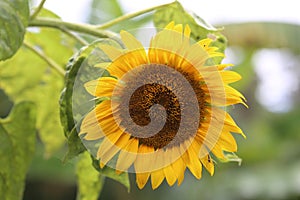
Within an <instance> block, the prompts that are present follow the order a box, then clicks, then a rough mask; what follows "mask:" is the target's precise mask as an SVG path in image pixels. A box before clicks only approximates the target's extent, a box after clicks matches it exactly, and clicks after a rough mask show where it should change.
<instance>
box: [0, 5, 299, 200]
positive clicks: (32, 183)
mask: <svg viewBox="0 0 300 200" xmlns="http://www.w3.org/2000/svg"><path fill="white" fill-rule="evenodd" d="M167 2H171V1H164V0H152V1H141V0H112V1H111V0H76V1H72V3H71V4H70V1H66V0H65V1H61V0H47V1H46V4H45V7H46V8H48V9H50V10H51V11H53V12H54V13H56V14H58V15H59V16H60V17H62V19H63V20H65V21H70V22H85V23H92V24H101V23H103V22H105V21H107V20H110V19H113V18H115V17H117V16H120V15H122V14H124V13H129V12H133V11H138V10H141V9H143V8H147V7H150V6H154V5H159V4H163V3H167ZM180 2H181V3H182V5H183V6H184V7H185V8H186V9H187V10H191V11H193V12H194V13H196V14H197V15H199V16H200V17H202V18H204V19H205V20H206V21H208V22H209V23H211V24H213V25H214V26H217V27H224V28H225V29H224V31H223V34H224V35H225V36H226V37H227V39H228V41H229V42H228V45H229V47H228V49H227V51H226V56H227V57H226V59H225V60H224V61H223V62H224V63H233V64H234V65H235V67H234V68H233V70H235V71H237V72H239V73H240V74H241V75H242V77H243V79H242V80H241V81H239V82H238V83H235V84H234V87H236V88H237V89H239V90H240V91H242V93H243V94H244V95H245V96H246V98H247V100H248V102H247V104H248V105H249V109H247V108H245V107H243V106H240V105H236V106H234V107H232V108H231V114H232V116H233V118H234V119H235V120H236V122H237V124H238V125H239V126H240V127H241V128H242V129H243V130H244V132H245V134H246V135H247V139H246V140H244V139H243V138H242V137H236V139H237V141H238V146H239V150H238V153H237V155H238V156H239V157H241V158H242V159H243V162H242V164H241V166H238V163H234V162H233V163H226V164H223V163H220V162H218V163H217V164H216V170H215V175H214V176H213V177H210V176H209V175H208V173H207V172H206V171H205V170H203V177H202V179H201V180H200V181H198V180H196V179H195V178H194V177H193V176H191V175H190V174H189V172H186V178H185V180H184V182H183V184H182V185H181V186H180V187H177V186H173V187H169V186H168V185H167V184H166V183H165V182H164V183H163V184H162V186H161V187H159V188H158V189H157V190H155V191H152V189H151V186H150V184H147V185H146V187H145V188H144V189H143V190H139V189H138V188H137V187H136V184H135V176H134V175H133V174H131V175H130V179H131V183H132V185H131V192H130V193H127V189H126V188H125V187H123V186H122V185H121V184H119V183H117V182H115V181H113V180H110V179H107V180H106V182H105V185H104V188H103V191H102V193H101V196H100V198H99V199H101V200H104V199H111V200H114V199H115V200H124V199H128V200H136V199H143V200H148V199H149V200H150V199H156V200H162V199H173V200H177V199H178V200H179V199H191V200H193V199H195V200H196V199H291V200H292V199H300V146H299V144H300V125H299V124H300V101H299V99H300V89H299V87H300V83H299V82H300V15H299V14H298V9H299V8H298V6H297V1H293V0H285V1H276V2H274V1H259V0H252V1H234V0H227V1H217V0H211V1H202V0H199V1H193V0H184V1H183V0H182V1H180ZM37 3H38V2H37V1H33V2H32V6H34V5H36V4H37ZM135 23H136V24H135ZM141 25H142V26H144V27H153V24H152V22H151V15H146V16H143V17H141V18H140V19H137V20H136V22H135V21H131V22H128V24H125V25H124V24H123V26H122V27H123V28H127V27H130V28H134V27H139V26H141ZM112 30H114V31H119V30H120V27H113V28H112ZM0 96H1V98H0V116H2V117H4V116H6V115H7V113H8V112H9V110H10V107H11V106H12V103H11V101H10V100H9V99H8V98H7V97H6V96H5V94H4V93H3V91H1V90H0ZM39 149H42V147H39V144H38V145H37V152H36V156H35V158H34V160H33V162H32V165H31V168H30V171H29V174H28V176H27V182H26V188H25V195H24V199H26V200H35V199H41V200H44V199H45V200H48V199H49V200H50V199H56V200H60V199H61V200H63V199H75V198H76V197H75V196H76V183H75V179H76V177H75V173H74V171H75V169H74V166H73V164H72V163H68V164H65V165H63V164H62V162H61V160H62V157H63V155H64V152H65V149H63V150H62V151H61V153H58V155H56V157H54V158H50V159H44V157H43V153H42V152H41V151H42V150H41V151H39Z"/></svg>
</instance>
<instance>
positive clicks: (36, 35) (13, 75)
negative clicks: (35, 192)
mask: <svg viewBox="0 0 300 200" xmlns="http://www.w3.org/2000/svg"><path fill="white" fill-rule="evenodd" d="M41 15H42V16H47V17H55V18H56V17H57V16H56V15H55V14H53V13H51V12H50V11H47V10H43V11H42V12H41ZM25 41H26V42H27V43H28V44H30V45H32V46H33V47H34V48H35V49H37V50H38V51H40V52H42V53H43V54H44V55H45V56H48V57H50V58H51V59H53V60H54V61H56V62H57V63H58V64H59V65H60V66H61V68H65V65H66V63H67V62H68V58H69V57H70V56H71V55H72V54H73V53H74V50H75V48H74V45H75V42H74V41H73V40H71V39H70V38H68V37H66V35H64V34H62V33H61V32H60V31H58V30H53V29H49V28H37V29H31V30H30V32H28V33H27V34H26V35H25ZM0 79H1V85H0V87H1V88H3V89H4V90H5V92H6V93H7V94H8V96H9V97H10V98H11V99H12V100H14V101H22V100H30V101H33V102H35V103H36V105H37V108H38V110H37V116H38V117H37V128H38V130H39V137H40V138H41V140H42V142H43V143H44V144H45V151H46V152H45V153H46V155H51V154H52V153H53V152H55V151H56V150H58V149H59V148H60V147H61V146H62V145H63V143H64V141H65V139H64V135H63V129H62V127H61V126H60V119H59V102H58V101H59V96H60V92H61V89H62V88H63V82H64V80H63V77H62V76H61V75H60V74H59V73H57V72H56V71H55V70H53V69H52V68H50V66H49V65H48V64H47V63H46V62H45V61H44V60H42V59H41V58H40V57H38V56H37V55H36V54H34V53H33V52H32V51H31V50H29V49H27V48H24V47H22V48H21V49H20V50H19V51H18V52H17V54H16V55H15V56H14V57H13V58H12V59H10V60H7V61H5V62H3V63H0Z"/></svg>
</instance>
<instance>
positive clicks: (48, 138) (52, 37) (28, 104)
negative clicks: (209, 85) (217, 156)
mask: <svg viewBox="0 0 300 200" xmlns="http://www.w3.org/2000/svg"><path fill="white" fill-rule="evenodd" d="M29 10H31V14H30V12H29ZM122 10H123V9H122V7H121V6H120V5H119V3H118V1H116V0H112V1H108V0H94V1H92V3H91V13H89V14H88V17H89V23H90V24H102V26H101V25H100V27H98V26H96V25H95V26H91V25H84V26H80V27H76V26H74V24H67V23H64V22H62V21H60V18H59V16H57V15H56V14H55V13H53V12H51V11H49V10H46V9H41V10H40V12H38V13H37V12H34V11H35V9H33V8H30V7H29V2H28V1H27V0H15V1H10V0H2V1H1V2H0V33H1V34H0V60H2V61H0V144H1V146H0V158H1V159H0V164H1V165H0V166H1V167H0V199H1V200H2V199H4V200H14V199H22V198H23V199H31V200H32V199H75V198H77V199H84V200H93V199H97V198H98V196H99V194H100V192H101V191H102V192H101V196H100V197H99V198H100V199H144V200H147V199H157V200H159V199H174V200H176V199H186V198H187V197H188V198H187V199H200V198H201V199H299V198H300V178H299V177H300V170H299V169H300V160H299V157H300V149H299V142H300V135H299V126H298V123H299V118H300V109H299V96H300V95H299V88H298V90H296V91H295V95H294V96H293V98H295V100H294V102H295V105H293V109H291V110H290V111H289V112H285V113H272V112H270V111H268V110H267V109H266V108H265V107H263V106H262V105H260V104H259V103H258V101H257V99H256V98H255V95H256V91H257V88H258V86H259V83H258V81H257V75H256V73H255V71H254V66H253V62H252V61H253V55H255V53H256V52H257V51H258V50H260V49H263V48H269V49H285V50H287V51H288V52H289V53H291V54H293V55H294V56H295V57H298V58H299V53H300V46H299V40H300V37H299V35H300V26H299V25H297V24H284V23H271V22H268V23H265V22H253V23H242V24H223V25H220V27H222V26H224V28H225V29H224V30H221V29H220V30H219V29H215V28H214V27H212V26H211V25H209V24H207V23H206V22H204V21H202V20H201V18H198V17H195V16H194V15H193V14H191V13H187V12H185V11H184V8H183V7H181V6H180V4H178V3H173V4H170V5H168V6H164V7H160V8H159V9H152V10H151V12H146V13H144V14H143V15H141V16H139V17H138V18H131V17H129V18H128V19H126V20H120V21H119V22H118V23H110V22H108V21H109V20H113V19H116V18H117V17H120V16H123V15H124V13H123V11H122ZM149 11H150V10H149ZM35 14H37V16H35ZM43 20H44V21H43ZM47 20H48V21H47ZM171 20H174V21H175V22H177V23H183V24H189V25H190V26H191V28H192V37H193V38H194V39H195V40H199V39H201V38H204V37H205V36H206V35H207V34H214V35H215V37H216V38H217V40H216V42H215V43H214V45H216V46H218V47H219V48H220V49H221V50H222V51H224V50H225V47H226V45H227V40H228V41H229V46H230V47H235V48H237V49H239V52H242V54H243V57H242V60H241V61H240V64H239V65H238V67H236V68H234V70H236V71H238V72H239V73H240V74H241V75H242V76H243V79H242V80H241V81H240V82H238V83H237V84H236V85H235V87H237V88H238V89H239V90H241V91H242V92H243V93H244V94H245V96H246V98H247V99H248V105H249V107H250V108H249V109H248V110H247V109H245V108H243V107H240V106H239V105H238V106H235V108H234V109H233V112H232V114H233V116H234V118H235V119H236V120H237V123H238V124H239V125H240V126H241V127H242V129H243V130H244V132H245V133H246V135H247V140H241V139H240V138H237V140H238V143H239V152H238V155H239V156H240V157H241V158H243V163H242V166H241V167H240V166H238V165H237V164H236V163H226V164H223V163H217V165H216V174H215V175H214V176H213V177H209V175H208V174H207V173H204V175H203V178H202V179H201V180H200V181H197V180H195V179H194V178H193V177H192V176H190V174H189V173H188V172H187V173H186V179H185V181H184V183H183V184H182V186H181V187H177V186H174V187H171V188H170V187H169V186H167V184H165V183H164V184H163V185H162V186H161V187H159V188H158V189H157V190H155V191H152V189H151V187H150V185H146V187H145V189H143V190H142V191H140V190H138V189H137V187H136V186H135V183H134V175H132V174H129V175H128V174H126V173H124V174H123V175H122V176H117V175H116V174H115V173H114V171H113V170H111V169H109V168H104V169H103V170H100V169H98V168H97V167H96V168H94V167H93V162H94V165H95V166H96V165H97V163H96V164H95V162H96V161H95V160H94V161H93V160H92V159H91V157H90V155H89V154H88V153H87V152H85V148H84V146H82V144H81V141H80V139H79V138H78V136H77V132H76V128H75V127H76V125H77V124H76V123H78V121H77V122H76V121H75V122H74V121H73V120H72V117H71V118H70V116H72V114H71V108H70V106H71V105H70V101H71V100H70V99H71V98H70V97H71V96H72V88H73V86H74V78H75V76H76V75H77V72H78V67H79V66H81V64H82V61H83V59H84V58H86V57H87V55H88V54H89V53H90V52H91V51H93V50H95V49H96V48H97V43H102V42H108V41H107V40H104V39H103V38H106V37H109V36H112V35H116V34H115V33H114V32H112V31H115V32H116V33H117V32H118V31H120V30H121V29H124V27H126V29H132V28H138V27H142V26H143V25H145V24H146V23H148V22H151V21H152V22H153V23H154V25H155V26H156V27H157V28H162V27H164V26H165V25H166V24H167V23H168V22H169V21H171ZM57 22H58V23H61V26H56V25H55V24H57ZM107 22H108V23H107ZM42 24H44V25H42ZM45 24H46V25H45ZM107 30H109V31H107ZM74 32H76V33H74ZM221 33H222V34H221ZM224 36H226V38H227V39H226V38H225V37H224ZM99 39H100V40H99ZM94 40H97V42H94V43H92V44H90V45H89V47H88V48H84V49H81V48H82V46H86V45H88V44H89V43H91V42H92V41H94ZM71 57H72V59H71V60H70V61H69V59H70V58H71ZM214 62H221V60H214ZM87 67H89V66H87ZM298 67H299V66H298ZM89 70H90V69H89ZM293 70H294V72H295V73H298V74H299V70H298V69H296V68H293ZM65 71H66V76H62V75H63V74H64V73H65ZM266 76H267V74H266ZM299 77H300V75H298V78H299ZM83 78H84V79H92V77H83ZM64 87H66V88H65V89H64ZM298 87H299V86H298ZM62 91H63V93H62ZM84 98H85V97H84ZM87 98H88V97H87ZM60 115H61V116H62V118H61V119H60ZM61 121H62V125H61ZM79 153H81V154H80V155H79V156H77V155H78V154H79ZM25 181H26V182H25ZM104 181H105V184H104ZM130 183H131V184H130ZM124 186H125V187H124ZM130 186H131V187H130ZM45 188H47V190H46V189H45ZM129 189H130V193H128V191H129ZM24 190H25V193H24ZM75 196H77V197H75Z"/></svg>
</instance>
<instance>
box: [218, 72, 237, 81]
mask: <svg viewBox="0 0 300 200" xmlns="http://www.w3.org/2000/svg"><path fill="white" fill-rule="evenodd" d="M220 73H221V76H222V79H223V82H224V83H234V82H236V81H239V80H241V78H242V77H241V75H239V74H238V73H236V72H233V71H221V72H220Z"/></svg>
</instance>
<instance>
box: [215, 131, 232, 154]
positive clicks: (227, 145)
mask: <svg viewBox="0 0 300 200" xmlns="http://www.w3.org/2000/svg"><path fill="white" fill-rule="evenodd" d="M218 143H219V144H220V145H222V149H223V150H225V151H229V152H236V151H237V144H236V141H235V139H234V137H233V136H232V135H231V134H230V133H229V132H227V131H224V132H222V133H221V135H220V138H219V141H218Z"/></svg>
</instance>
